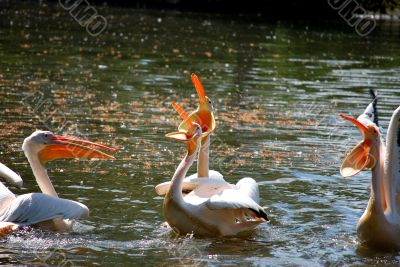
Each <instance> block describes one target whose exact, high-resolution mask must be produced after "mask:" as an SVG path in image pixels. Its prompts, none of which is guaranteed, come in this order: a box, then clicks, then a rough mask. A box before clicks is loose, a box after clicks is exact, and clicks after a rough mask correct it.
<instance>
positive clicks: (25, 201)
mask: <svg viewBox="0 0 400 267" xmlns="http://www.w3.org/2000/svg"><path fill="white" fill-rule="evenodd" d="M88 215H89V209H88V208H87V207H86V206H85V205H83V204H81V203H79V202H76V201H72V200H68V199H62V198H57V197H53V196H50V195H46V194H42V193H31V194H24V195H21V196H18V197H16V198H15V199H14V200H13V201H12V202H11V204H10V205H9V207H8V208H7V209H6V210H4V211H3V212H2V214H0V221H2V222H13V223H17V224H19V225H32V224H36V223H39V222H43V221H48V220H52V219H55V218H62V219H70V220H73V219H79V218H84V217H87V216H88Z"/></svg>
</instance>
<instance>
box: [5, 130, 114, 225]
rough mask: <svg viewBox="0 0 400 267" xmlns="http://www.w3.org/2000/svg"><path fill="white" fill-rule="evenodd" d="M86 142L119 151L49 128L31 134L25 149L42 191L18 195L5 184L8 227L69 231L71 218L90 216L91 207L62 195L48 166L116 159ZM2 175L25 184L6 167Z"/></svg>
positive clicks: (24, 146) (25, 142)
mask: <svg viewBox="0 0 400 267" xmlns="http://www.w3.org/2000/svg"><path fill="white" fill-rule="evenodd" d="M85 145H90V146H96V147H98V148H102V149H106V150H112V151H115V149H113V148H109V147H106V146H103V145H100V144H96V143H92V142H89V141H85V140H80V139H76V138H72V137H63V136H58V135H55V134H53V133H51V132H48V131H35V132H34V133H33V134H31V135H30V136H29V137H27V138H26V139H25V140H24V143H23V145H22V149H23V151H24V153H25V156H26V157H27V158H28V161H29V164H30V166H31V168H32V171H33V174H34V176H35V178H36V182H37V183H38V185H39V187H40V189H41V191H42V193H29V194H23V195H20V196H15V195H14V194H13V193H12V192H11V191H10V190H8V189H7V188H6V187H5V186H4V185H2V184H1V185H2V186H0V196H1V198H0V222H3V223H4V224H6V226H7V224H11V225H17V226H25V225H37V226H39V227H42V228H45V229H48V230H53V231H67V230H70V229H71V227H72V221H71V220H74V219H79V218H86V217H87V216H88V215H89V209H88V208H87V207H86V206H85V205H84V204H82V203H79V202H77V201H73V200H68V199H62V198H59V197H58V195H57V193H56V191H55V190H54V187H53V185H52V183H51V181H50V178H49V176H48V175H47V171H46V169H45V164H46V163H47V162H49V161H51V160H55V159H59V158H99V159H114V157H113V156H110V155H108V154H105V153H103V152H101V151H99V150H96V149H94V148H92V147H90V146H85ZM2 175H3V176H5V177H7V178H8V179H9V180H11V181H14V183H17V184H18V183H21V184H22V180H21V181H19V180H18V178H17V177H16V176H15V175H13V174H12V173H10V172H8V174H7V172H4V168H3V172H2ZM12 177H14V178H12ZM19 179H20V178H19ZM8 227H9V226H8Z"/></svg>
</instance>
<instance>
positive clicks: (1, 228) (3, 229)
mask: <svg viewBox="0 0 400 267" xmlns="http://www.w3.org/2000/svg"><path fill="white" fill-rule="evenodd" d="M0 176H1V177H3V178H5V179H6V181H7V182H9V183H11V184H13V185H15V186H17V187H19V188H21V187H22V184H23V181H22V178H21V176H19V175H18V174H16V173H15V172H14V171H13V170H11V169H10V168H8V167H7V166H6V165H4V164H2V163H0ZM13 197H15V196H14V194H13V193H12V192H11V191H10V190H9V189H8V188H7V187H6V186H4V184H3V183H0V210H1V209H3V204H4V203H7V202H9V201H11V200H12V199H13ZM17 228H18V225H16V224H14V223H10V222H0V237H4V236H6V235H8V234H10V233H12V231H13V230H16V229H17Z"/></svg>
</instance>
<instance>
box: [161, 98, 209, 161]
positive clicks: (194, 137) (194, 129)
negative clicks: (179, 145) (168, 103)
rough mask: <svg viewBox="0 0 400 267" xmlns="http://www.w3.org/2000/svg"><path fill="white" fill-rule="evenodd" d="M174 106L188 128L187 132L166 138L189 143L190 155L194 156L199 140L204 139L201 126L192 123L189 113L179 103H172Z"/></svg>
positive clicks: (180, 132) (167, 135) (171, 134)
mask: <svg viewBox="0 0 400 267" xmlns="http://www.w3.org/2000/svg"><path fill="white" fill-rule="evenodd" d="M172 106H173V107H174V109H175V110H176V111H177V112H178V113H179V115H180V116H181V118H182V119H183V123H185V124H186V125H188V128H187V130H186V131H178V132H173V133H168V134H166V135H165V136H166V137H168V138H171V139H173V140H176V141H179V142H187V143H188V155H192V154H193V153H194V152H195V151H196V145H197V142H198V139H199V138H201V137H202V130H201V126H200V125H199V124H197V123H196V122H192V121H191V120H190V118H189V116H188V115H187V113H186V112H185V111H184V110H183V109H182V108H181V107H180V106H179V105H178V104H177V103H172Z"/></svg>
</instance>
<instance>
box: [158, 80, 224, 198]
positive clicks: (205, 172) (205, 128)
mask: <svg viewBox="0 0 400 267" xmlns="http://www.w3.org/2000/svg"><path fill="white" fill-rule="evenodd" d="M191 78H192V83H193V85H194V88H195V89H196V92H197V95H198V97H199V106H198V107H197V110H195V111H194V112H192V113H191V114H190V115H189V118H190V120H191V121H193V122H195V123H197V124H199V125H200V126H201V128H202V132H203V135H202V139H201V148H200V152H199V156H198V160H197V173H194V174H192V175H190V176H188V177H186V178H185V179H184V180H183V191H184V192H190V191H192V190H193V189H194V188H196V187H197V186H198V185H199V184H216V185H219V184H221V183H226V182H225V181H224V178H223V176H222V174H221V173H219V172H218V171H214V170H209V161H210V159H209V154H210V142H211V141H210V134H211V133H212V132H213V131H214V130H215V127H216V123H215V117H214V113H213V111H214V108H213V105H212V101H211V100H210V98H208V97H207V96H206V93H205V91H204V87H203V85H202V84H201V82H200V79H199V78H198V77H197V75H196V74H194V73H192V75H191ZM188 129H189V126H188V125H187V123H186V122H185V121H183V122H182V123H181V124H180V125H179V127H178V131H181V132H187V131H188ZM199 178H201V179H199ZM170 186H171V182H170V181H168V182H164V183H161V184H158V185H157V186H156V187H155V189H156V192H157V194H158V195H165V194H166V193H167V191H168V189H169V187H170Z"/></svg>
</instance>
